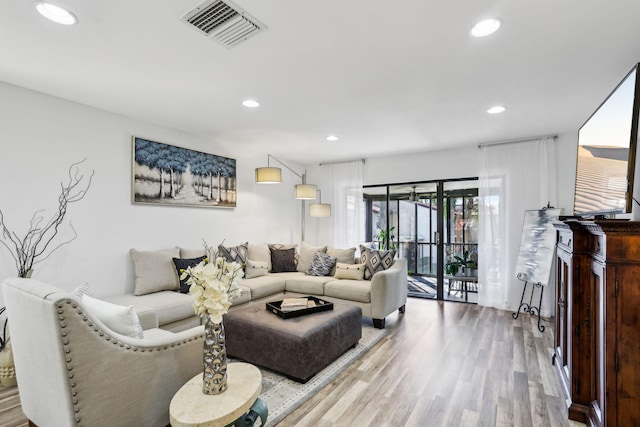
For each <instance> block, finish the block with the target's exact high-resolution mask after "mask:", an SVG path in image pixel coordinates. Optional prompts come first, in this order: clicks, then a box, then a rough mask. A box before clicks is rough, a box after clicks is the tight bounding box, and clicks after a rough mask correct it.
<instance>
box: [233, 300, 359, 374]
mask: <svg viewBox="0 0 640 427" xmlns="http://www.w3.org/2000/svg"><path fill="white" fill-rule="evenodd" d="M224 329H225V335H226V348H227V354H228V355H229V356H230V357H235V358H238V359H242V360H245V361H247V362H249V363H253V364H255V365H258V366H262V367H264V368H268V369H271V370H273V371H276V372H280V373H282V374H284V375H286V376H288V377H289V378H292V379H294V380H296V381H299V382H306V381H308V380H309V379H310V378H311V377H312V376H314V375H315V374H316V373H318V372H319V371H320V370H322V369H323V368H325V367H326V366H328V365H329V364H330V363H331V362H333V361H334V360H336V359H337V358H338V357H339V356H340V355H342V354H343V353H344V352H345V351H347V350H348V349H349V348H350V347H354V346H355V345H356V344H357V343H358V341H359V340H360V338H361V337H362V309H361V308H360V307H356V306H352V305H348V304H334V309H333V310H331V311H324V312H320V313H313V314H308V315H305V316H300V317H294V318H291V319H282V318H280V317H278V316H276V315H275V314H273V313H271V312H269V311H267V309H266V307H265V304H264V303H254V304H249V305H247V306H243V307H239V308H237V309H235V310H231V311H230V312H229V313H227V314H225V316H224Z"/></svg>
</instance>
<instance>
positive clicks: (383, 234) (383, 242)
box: [376, 226, 396, 250]
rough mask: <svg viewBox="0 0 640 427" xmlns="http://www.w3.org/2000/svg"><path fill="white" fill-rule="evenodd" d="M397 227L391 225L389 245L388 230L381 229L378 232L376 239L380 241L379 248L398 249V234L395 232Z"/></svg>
mask: <svg viewBox="0 0 640 427" xmlns="http://www.w3.org/2000/svg"><path fill="white" fill-rule="evenodd" d="M395 229H396V227H395V226H394V227H391V228H390V229H389V233H388V237H389V240H388V241H389V246H388V247H387V230H386V229H383V230H380V232H379V233H378V234H376V240H377V241H378V249H380V250H387V249H392V250H395V249H396V242H395V240H396V236H395V235H394V234H393V232H394V230H395Z"/></svg>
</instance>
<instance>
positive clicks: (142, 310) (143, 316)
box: [136, 307, 159, 329]
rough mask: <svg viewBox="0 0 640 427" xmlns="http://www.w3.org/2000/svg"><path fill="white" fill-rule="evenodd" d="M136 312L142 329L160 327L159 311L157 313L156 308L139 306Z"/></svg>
mask: <svg viewBox="0 0 640 427" xmlns="http://www.w3.org/2000/svg"><path fill="white" fill-rule="evenodd" d="M136 314H137V315H138V319H139V320H140V324H141V325H142V329H153V328H157V327H158V325H159V323H158V313H156V311H155V310H154V309H152V308H148V307H138V308H136Z"/></svg>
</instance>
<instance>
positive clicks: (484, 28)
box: [471, 18, 501, 37]
mask: <svg viewBox="0 0 640 427" xmlns="http://www.w3.org/2000/svg"><path fill="white" fill-rule="evenodd" d="M500 24H501V22H500V21H499V20H498V19H493V18H491V19H485V20H484V21H480V22H478V23H477V24H476V25H474V26H473V28H472V29H471V35H472V36H474V37H485V36H488V35H489V34H493V33H495V32H496V31H498V28H500Z"/></svg>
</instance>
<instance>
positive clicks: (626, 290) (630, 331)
mask: <svg viewBox="0 0 640 427" xmlns="http://www.w3.org/2000/svg"><path fill="white" fill-rule="evenodd" d="M638 277H640V266H637V265H626V266H620V267H616V285H617V286H616V287H617V290H618V292H617V297H616V298H615V303H616V342H617V348H616V349H614V351H615V354H616V363H615V364H614V365H615V367H617V372H616V381H615V385H616V389H617V393H616V405H615V406H616V408H615V409H616V412H617V413H616V419H617V420H618V421H619V422H620V424H621V423H622V422H623V420H636V422H638V421H639V420H640V404H639V402H638V396H640V372H639V369H640V310H639V309H638V307H640V282H639V281H638ZM607 382H608V383H609V384H612V382H611V381H607ZM607 404H609V402H607ZM611 411H612V408H609V407H607V422H609V425H613V424H611V422H610V419H609V418H610V416H611Z"/></svg>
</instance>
